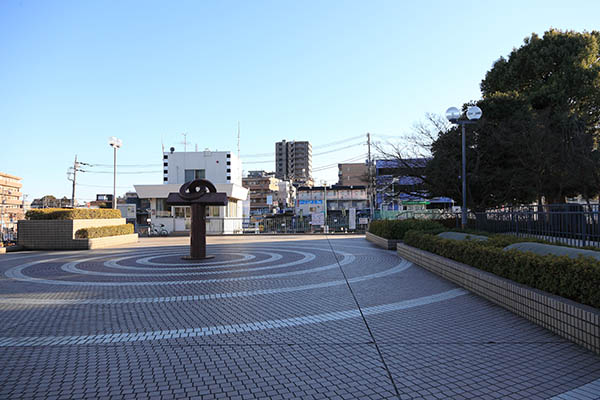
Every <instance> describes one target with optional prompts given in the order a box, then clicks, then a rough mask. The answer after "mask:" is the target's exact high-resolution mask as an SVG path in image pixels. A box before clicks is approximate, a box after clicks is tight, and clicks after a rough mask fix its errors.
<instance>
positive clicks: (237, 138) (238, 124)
mask: <svg viewBox="0 0 600 400" xmlns="http://www.w3.org/2000/svg"><path fill="white" fill-rule="evenodd" d="M237 139H238V142H237V144H238V154H237V156H238V159H239V158H240V121H238V138H237Z"/></svg>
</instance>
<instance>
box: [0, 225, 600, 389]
mask: <svg viewBox="0 0 600 400" xmlns="http://www.w3.org/2000/svg"><path fill="white" fill-rule="evenodd" d="M208 243H209V246H208V252H209V253H210V254H214V255H215V258H213V259H211V260H207V261H206V262H203V263H191V262H190V261H184V260H182V259H181V256H183V255H185V254H186V253H187V252H188V247H187V246H188V244H189V239H187V238H145V239H141V240H140V243H138V244H137V245H135V246H129V247H121V248H116V249H111V250H94V251H85V252H80V251H77V252H23V253H9V254H5V255H0V272H1V277H0V321H1V322H2V323H1V325H0V366H2V368H1V369H0V398H2V399H4V398H14V399H21V398H65V399H72V398H94V399H96V398H119V399H121V398H123V399H128V398H186V397H190V398H273V399H278V398H293V397H298V398H304V399H313V398H314V399H317V398H343V399H348V398H360V399H365V398H402V399H405V398H406V399H420V398H423V399H447V398H453V399H491V398H502V399H547V398H552V397H553V396H560V397H557V398H577V399H596V398H600V394H598V393H599V392H600V357H598V356H596V355H594V354H593V353H591V352H589V351H587V350H585V349H583V348H581V347H579V346H577V345H575V344H572V343H570V342H567V341H565V340H564V339H562V338H560V337H558V336H556V335H553V334H552V333H550V332H549V331H546V330H545V329H543V328H540V327H538V326H536V325H534V324H532V323H530V322H528V321H526V320H524V319H522V318H520V317H518V316H515V315H513V314H511V313H510V312H508V311H505V310H503V309H502V308H499V307H497V306H495V305H494V304H492V303H490V302H488V301H486V300H483V299H481V298H479V297H477V296H475V295H472V294H470V293H469V292H467V291H464V290H462V289H460V288H458V287H457V286H455V285H453V284H451V283H449V282H447V281H445V280H443V279H440V278H438V277H436V276H434V275H432V274H431V273H429V272H427V271H425V270H424V269H422V268H420V267H418V266H415V265H413V264H411V263H409V262H407V261H405V260H402V259H401V258H399V257H398V256H397V255H396V254H395V253H394V252H392V251H385V250H381V249H379V248H376V247H374V246H372V245H371V244H369V243H368V242H366V241H365V240H364V238H363V237H361V236H330V237H329V238H327V237H325V236H244V237H210V238H209V240H208Z"/></svg>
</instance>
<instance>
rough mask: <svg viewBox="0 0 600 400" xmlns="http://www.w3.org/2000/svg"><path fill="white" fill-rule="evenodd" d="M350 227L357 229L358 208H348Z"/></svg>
mask: <svg viewBox="0 0 600 400" xmlns="http://www.w3.org/2000/svg"><path fill="white" fill-rule="evenodd" d="M348 229H356V208H350V209H349V210H348Z"/></svg>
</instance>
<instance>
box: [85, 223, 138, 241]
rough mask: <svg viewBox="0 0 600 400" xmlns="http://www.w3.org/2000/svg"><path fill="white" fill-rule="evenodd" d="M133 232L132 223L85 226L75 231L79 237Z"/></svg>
mask: <svg viewBox="0 0 600 400" xmlns="http://www.w3.org/2000/svg"><path fill="white" fill-rule="evenodd" d="M131 233H133V225H132V224H123V225H111V226H99V227H97V228H83V229H79V230H78V231H77V232H75V238H77V239H94V238H101V237H107V236H119V235H129V234H131Z"/></svg>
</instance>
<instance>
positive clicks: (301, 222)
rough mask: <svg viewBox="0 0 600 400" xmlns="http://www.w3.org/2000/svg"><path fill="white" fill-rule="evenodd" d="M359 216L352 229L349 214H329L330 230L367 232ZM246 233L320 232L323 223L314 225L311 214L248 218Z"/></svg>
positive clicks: (246, 220)
mask: <svg viewBox="0 0 600 400" xmlns="http://www.w3.org/2000/svg"><path fill="white" fill-rule="evenodd" d="M358 222H359V221H358V218H357V219H356V224H355V226H354V228H353V229H350V221H349V217H348V215H328V216H327V223H326V224H325V225H327V231H328V232H331V233H333V232H365V230H366V229H367V225H368V224H359V223H358ZM243 226H244V232H245V233H319V232H323V231H324V229H325V228H324V227H323V226H322V225H313V224H312V223H311V217H310V216H306V217H303V216H296V215H294V216H279V217H276V218H246V219H244V222H243Z"/></svg>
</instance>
